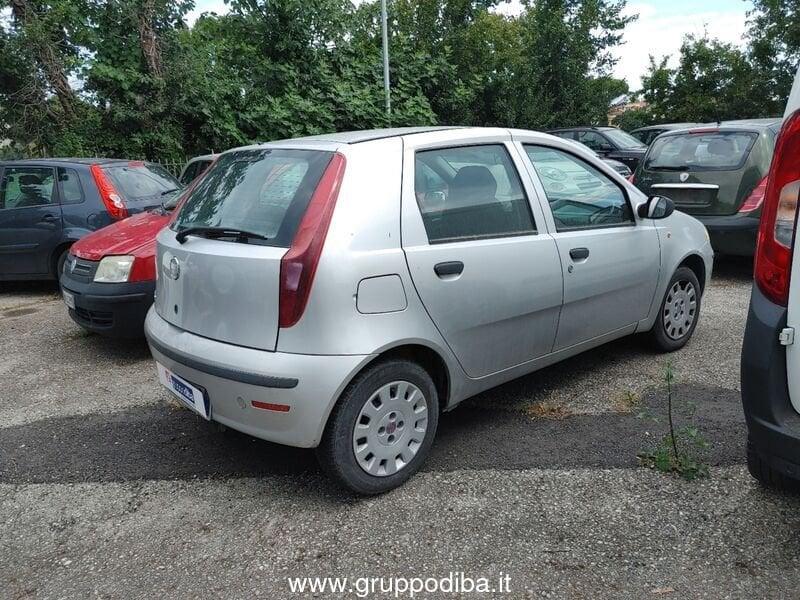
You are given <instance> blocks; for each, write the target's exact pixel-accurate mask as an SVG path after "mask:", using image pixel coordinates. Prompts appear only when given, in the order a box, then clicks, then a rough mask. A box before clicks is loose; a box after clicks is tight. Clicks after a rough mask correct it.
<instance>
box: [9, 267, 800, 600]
mask: <svg viewBox="0 0 800 600" xmlns="http://www.w3.org/2000/svg"><path fill="white" fill-rule="evenodd" d="M749 287H750V282H749V280H748V266H747V265H746V264H742V263H727V264H726V263H723V264H722V265H720V266H719V267H718V269H717V273H716V274H715V279H714V280H713V283H712V285H711V287H710V288H709V290H708V292H707V294H706V296H705V299H704V300H705V302H704V306H703V311H702V317H701V321H700V324H699V326H698V328H697V331H696V334H695V338H694V339H693V340H692V342H691V344H690V345H689V346H688V347H687V348H686V349H684V350H683V351H681V352H678V353H675V354H673V355H671V356H670V360H671V361H672V362H673V364H674V367H675V371H676V375H677V377H678V379H679V385H678V386H677V387H676V393H675V397H676V398H677V402H678V405H679V413H680V420H681V422H688V421H689V420H690V419H691V421H693V422H694V424H695V425H697V426H698V427H699V428H700V430H701V431H702V433H703V435H704V436H705V437H706V439H707V440H708V441H709V442H710V448H709V449H708V451H707V454H706V455H705V458H704V460H705V462H706V463H707V464H708V465H709V466H710V477H708V478H707V479H702V480H699V481H695V482H685V481H682V480H680V479H676V478H674V477H670V476H665V475H661V474H659V473H656V472H653V471H650V470H648V469H645V468H643V467H640V466H639V465H638V461H637V458H636V454H637V452H639V451H640V450H642V449H644V448H647V447H648V446H652V445H653V444H654V443H655V442H656V441H657V440H658V439H659V438H660V436H661V435H662V434H663V430H664V427H665V425H664V419H663V416H664V415H663V413H664V404H665V402H664V393H663V390H662V389H661V387H660V385H659V384H660V380H661V377H662V373H663V369H664V364H665V357H664V356H660V355H656V354H652V353H651V352H650V351H648V350H647V349H646V346H645V345H644V344H643V343H642V342H641V341H640V340H637V339H635V338H633V339H627V340H621V341H619V342H616V343H613V344H610V345H608V346H606V347H604V348H602V349H599V350H595V351H592V352H589V353H586V354H584V355H581V356H579V357H576V358H573V359H571V360H569V361H566V362H565V363H562V364H560V365H557V366H555V367H552V368H549V369H546V370H544V371H542V372H540V373H537V374H534V375H532V376H529V377H525V378H523V379H521V380H518V381H516V382H513V383H510V384H507V385H505V386H502V387H500V388H498V389H496V390H492V391H491V392H487V393H485V394H482V395H481V396H480V397H477V398H475V399H473V400H470V401H468V402H466V403H464V404H463V405H462V406H461V407H459V408H458V409H457V410H455V411H453V412H451V413H448V414H446V415H445V416H444V417H443V418H442V421H441V424H440V433H439V437H438V439H437V443H436V444H435V446H434V451H433V453H432V456H431V458H430V460H429V461H428V463H427V464H426V466H425V468H424V470H423V472H422V473H420V474H419V475H418V476H417V477H415V478H414V479H412V480H411V481H410V482H409V483H408V484H407V485H405V486H404V487H402V488H401V489H399V490H396V491H394V492H392V493H389V494H387V495H385V496H381V497H378V498H372V499H355V498H353V497H351V496H349V495H347V494H344V493H342V492H341V491H339V490H338V489H336V488H334V487H333V486H332V485H331V484H330V483H329V482H328V481H327V480H326V479H325V478H324V477H323V476H322V475H321V473H320V472H319V470H318V468H317V466H316V463H315V461H314V457H313V453H312V452H310V451H306V450H298V449H291V448H284V447H281V446H277V445H274V444H269V443H266V442H262V441H258V440H253V439H251V438H248V437H246V436H243V435H239V434H236V433H232V432H226V433H221V432H219V431H217V430H216V429H215V428H213V427H210V426H209V425H208V424H206V423H205V422H203V421H201V420H200V419H199V418H196V417H194V416H193V415H191V414H189V413H188V412H187V411H184V410H182V409H181V408H179V407H177V405H176V404H174V403H172V402H171V401H169V400H168V395H167V394H166V392H162V391H161V390H160V389H159V387H158V385H157V383H156V381H155V376H154V371H153V367H152V363H151V360H150V358H149V354H148V351H147V348H146V346H145V345H144V344H143V343H139V342H132V343H131V342H128V343H119V342H112V341H109V340H104V339H102V338H99V337H96V336H87V335H84V334H83V333H81V332H80V331H79V330H78V329H77V328H76V327H75V326H73V324H72V323H71V321H69V319H68V317H67V316H66V313H65V310H64V308H63V306H62V305H61V303H60V301H59V300H58V296H57V291H56V289H55V288H54V287H53V286H48V285H40V284H36V285H34V284H14V285H10V284H0V339H2V340H3V345H2V357H3V360H2V361H0V374H2V376H3V385H2V386H0V590H3V591H2V592H0V597H4V598H5V597H9V598H28V597H31V598H34V597H35V598H83V597H87V596H99V597H103V598H150V597H172V598H192V597H203V598H206V597H226V598H231V597H236V598H244V597H255V596H260V597H265V598H291V597H308V594H306V595H302V594H299V593H298V594H292V593H291V592H290V590H289V584H288V580H287V577H289V576H319V577H325V576H338V577H351V578H354V577H379V576H384V577H402V576H406V577H445V576H447V575H448V573H449V572H451V571H460V572H464V573H465V574H466V575H468V576H471V577H488V578H492V581H493V582H494V581H495V580H496V578H497V577H499V576H501V574H507V575H508V576H509V577H510V580H509V581H510V589H511V593H509V594H507V595H505V596H502V597H513V598H526V597H531V598H533V597H536V598H540V597H553V598H620V597H624V598H650V597H652V598H661V597H666V598H723V597H731V598H748V599H749V598H754V597H776V598H777V597H796V596H797V581H798V580H800V564H798V561H800V552H798V550H799V549H800V548H798V546H800V542H798V538H797V535H796V532H797V530H798V527H800V512H798V510H797V509H798V503H800V500H798V499H797V498H795V497H790V496H784V495H780V494H776V493H773V492H766V491H763V490H761V489H760V488H759V487H758V486H757V485H756V484H755V483H754V482H753V481H752V480H751V479H750V477H749V476H748V475H747V472H746V469H745V467H744V465H743V449H744V448H743V441H744V425H743V417H742V414H741V408H740V399H739V393H738V388H739V378H738V356H739V349H740V345H741V334H742V331H743V327H744V318H745V314H746V307H747V300H748V295H749ZM640 413H646V414H647V415H649V416H653V417H655V420H653V419H650V418H641V414H640ZM542 415H546V416H549V417H558V418H542ZM316 597H329V596H328V595H326V594H324V593H318V594H316ZM345 597H357V596H356V594H355V593H353V594H350V595H347V596H345ZM370 597H373V596H372V595H370ZM375 597H393V596H392V595H391V594H390V595H384V596H380V595H376V596H375ZM400 597H404V596H400ZM416 597H426V598H428V597H480V596H479V595H476V594H472V595H462V596H459V595H456V594H450V595H445V594H418V595H417V596H416ZM495 597H501V596H499V595H495Z"/></svg>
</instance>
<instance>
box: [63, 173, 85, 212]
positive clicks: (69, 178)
mask: <svg viewBox="0 0 800 600" xmlns="http://www.w3.org/2000/svg"><path fill="white" fill-rule="evenodd" d="M58 185H59V192H60V193H61V204H79V203H81V202H83V189H82V188H81V180H80V178H79V177H78V172H77V171H76V170H75V169H65V168H64V167H59V168H58Z"/></svg>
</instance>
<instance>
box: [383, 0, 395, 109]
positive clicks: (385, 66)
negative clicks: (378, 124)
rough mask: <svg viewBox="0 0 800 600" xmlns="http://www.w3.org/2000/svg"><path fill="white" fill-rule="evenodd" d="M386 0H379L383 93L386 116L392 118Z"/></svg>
mask: <svg viewBox="0 0 800 600" xmlns="http://www.w3.org/2000/svg"><path fill="white" fill-rule="evenodd" d="M386 21H387V17H386V0H381V31H382V33H383V93H384V95H385V96H386V116H387V117H388V118H389V119H391V118H392V99H391V96H390V93H389V33H388V26H387V23H386Z"/></svg>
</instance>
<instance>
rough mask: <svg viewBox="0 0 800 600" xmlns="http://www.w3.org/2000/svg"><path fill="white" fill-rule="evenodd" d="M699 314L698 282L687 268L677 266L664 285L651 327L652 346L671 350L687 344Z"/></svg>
mask: <svg viewBox="0 0 800 600" xmlns="http://www.w3.org/2000/svg"><path fill="white" fill-rule="evenodd" d="M699 317H700V282H699V281H698V280H697V275H695V274H694V271H692V270H691V269H690V268H689V267H679V268H678V270H677V271H675V274H674V275H673V276H672V279H670V281H669V285H667V291H666V293H665V294H664V298H663V299H662V300H661V306H660V309H659V312H658V316H657V317H656V322H655V323H654V324H653V328H652V329H651V330H650V338H651V340H652V341H653V345H654V346H655V347H656V349H657V350H660V351H661V352H673V351H675V350H679V349H680V348H683V347H684V346H685V345H686V342H688V341H689V338H691V337H692V334H693V333H694V328H695V327H696V326H697V319H698V318H699Z"/></svg>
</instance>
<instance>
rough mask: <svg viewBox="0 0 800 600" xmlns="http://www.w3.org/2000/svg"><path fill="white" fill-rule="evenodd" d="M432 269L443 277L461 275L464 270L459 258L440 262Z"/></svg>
mask: <svg viewBox="0 0 800 600" xmlns="http://www.w3.org/2000/svg"><path fill="white" fill-rule="evenodd" d="M433 271H434V272H435V273H436V275H437V276H438V277H441V278H442V279H444V278H445V277H453V276H455V275H461V273H462V272H463V271H464V263H463V262H461V261H460V260H452V261H450V262H440V263H439V264H437V265H436V266H434V267H433Z"/></svg>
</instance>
